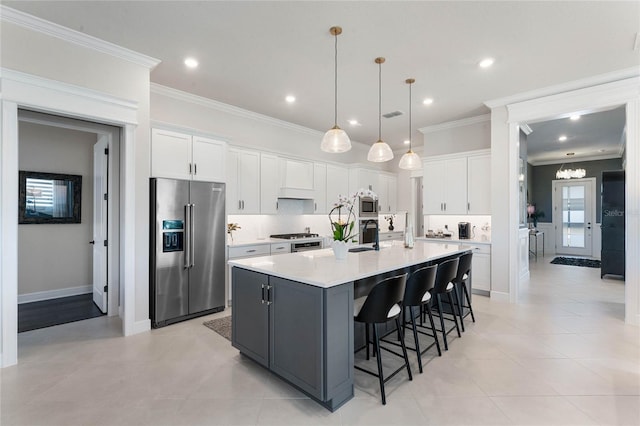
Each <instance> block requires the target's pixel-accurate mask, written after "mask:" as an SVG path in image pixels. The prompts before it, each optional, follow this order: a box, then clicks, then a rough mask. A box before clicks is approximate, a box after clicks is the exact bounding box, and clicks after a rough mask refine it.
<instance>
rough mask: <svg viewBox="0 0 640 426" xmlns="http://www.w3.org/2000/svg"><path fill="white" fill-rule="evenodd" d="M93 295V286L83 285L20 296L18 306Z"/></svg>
mask: <svg viewBox="0 0 640 426" xmlns="http://www.w3.org/2000/svg"><path fill="white" fill-rule="evenodd" d="M87 293H93V286H90V285H82V286H79V287H69V288H61V289H59V290H47V291H37V292H35V293H25V294H19V295H18V305H20V304H22V303H29V302H38V301H40V300H49V299H58V298H60V297H69V296H77V295H79V294H87Z"/></svg>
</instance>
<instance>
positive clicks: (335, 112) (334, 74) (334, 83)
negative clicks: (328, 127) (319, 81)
mask: <svg viewBox="0 0 640 426" xmlns="http://www.w3.org/2000/svg"><path fill="white" fill-rule="evenodd" d="M335 38H336V43H335V49H334V58H333V64H334V69H333V77H334V81H333V87H334V92H333V95H334V96H333V101H334V104H333V111H334V116H333V121H334V123H333V124H334V125H335V126H337V125H338V35H337V34H336V35H335Z"/></svg>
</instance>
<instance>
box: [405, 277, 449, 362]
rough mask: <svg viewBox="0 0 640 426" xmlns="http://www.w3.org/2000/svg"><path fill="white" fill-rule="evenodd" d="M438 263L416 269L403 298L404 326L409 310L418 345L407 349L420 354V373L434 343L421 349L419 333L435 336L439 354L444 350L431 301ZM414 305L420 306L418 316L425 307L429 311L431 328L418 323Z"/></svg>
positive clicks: (415, 340)
mask: <svg viewBox="0 0 640 426" xmlns="http://www.w3.org/2000/svg"><path fill="white" fill-rule="evenodd" d="M437 267H438V265H433V266H427V267H424V268H420V269H418V270H417V271H415V272H414V273H413V274H411V276H410V277H409V280H408V281H407V286H406V287H405V289H404V297H403V298H402V311H403V312H402V318H403V324H402V325H403V327H406V322H405V321H406V318H407V311H408V312H409V320H410V321H411V329H412V331H413V340H414V342H415V345H416V347H415V348H411V347H408V346H407V349H410V350H414V351H416V354H417V356H418V366H419V369H420V373H422V354H423V353H425V352H426V351H427V350H429V348H430V347H431V346H433V344H431V345H429V346H428V347H426V348H425V349H424V350H422V351H421V350H420V341H419V340H418V333H420V334H423V335H425V336H430V337H433V339H434V341H435V342H434V343H435V345H436V348H437V349H438V355H439V356H442V351H441V350H440V342H438V335H437V334H436V326H435V324H434V322H433V315H431V302H432V301H433V297H432V295H431V292H432V291H433V288H434V286H435V283H436V269H437ZM414 307H418V316H420V313H421V312H422V311H423V307H424V309H426V311H427V315H428V316H429V322H430V324H431V328H428V327H425V326H424V325H423V324H422V321H421V323H420V324H416V316H415V313H414V309H413V308H414ZM420 329H430V330H431V333H432V334H429V333H426V332H424V331H422V330H420Z"/></svg>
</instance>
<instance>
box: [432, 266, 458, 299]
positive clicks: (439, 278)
mask: <svg viewBox="0 0 640 426" xmlns="http://www.w3.org/2000/svg"><path fill="white" fill-rule="evenodd" d="M457 273H458V258H455V259H451V260H447V261H446V262H442V263H441V264H439V265H438V271H437V272H436V286H435V288H434V293H435V294H444V293H446V292H447V284H449V283H450V282H452V281H453V280H454V279H455V278H456V274H457Z"/></svg>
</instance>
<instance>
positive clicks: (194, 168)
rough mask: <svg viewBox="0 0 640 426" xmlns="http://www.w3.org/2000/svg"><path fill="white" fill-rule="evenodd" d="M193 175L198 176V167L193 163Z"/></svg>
mask: <svg viewBox="0 0 640 426" xmlns="http://www.w3.org/2000/svg"><path fill="white" fill-rule="evenodd" d="M193 174H194V175H197V174H198V165H197V164H196V163H193Z"/></svg>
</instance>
